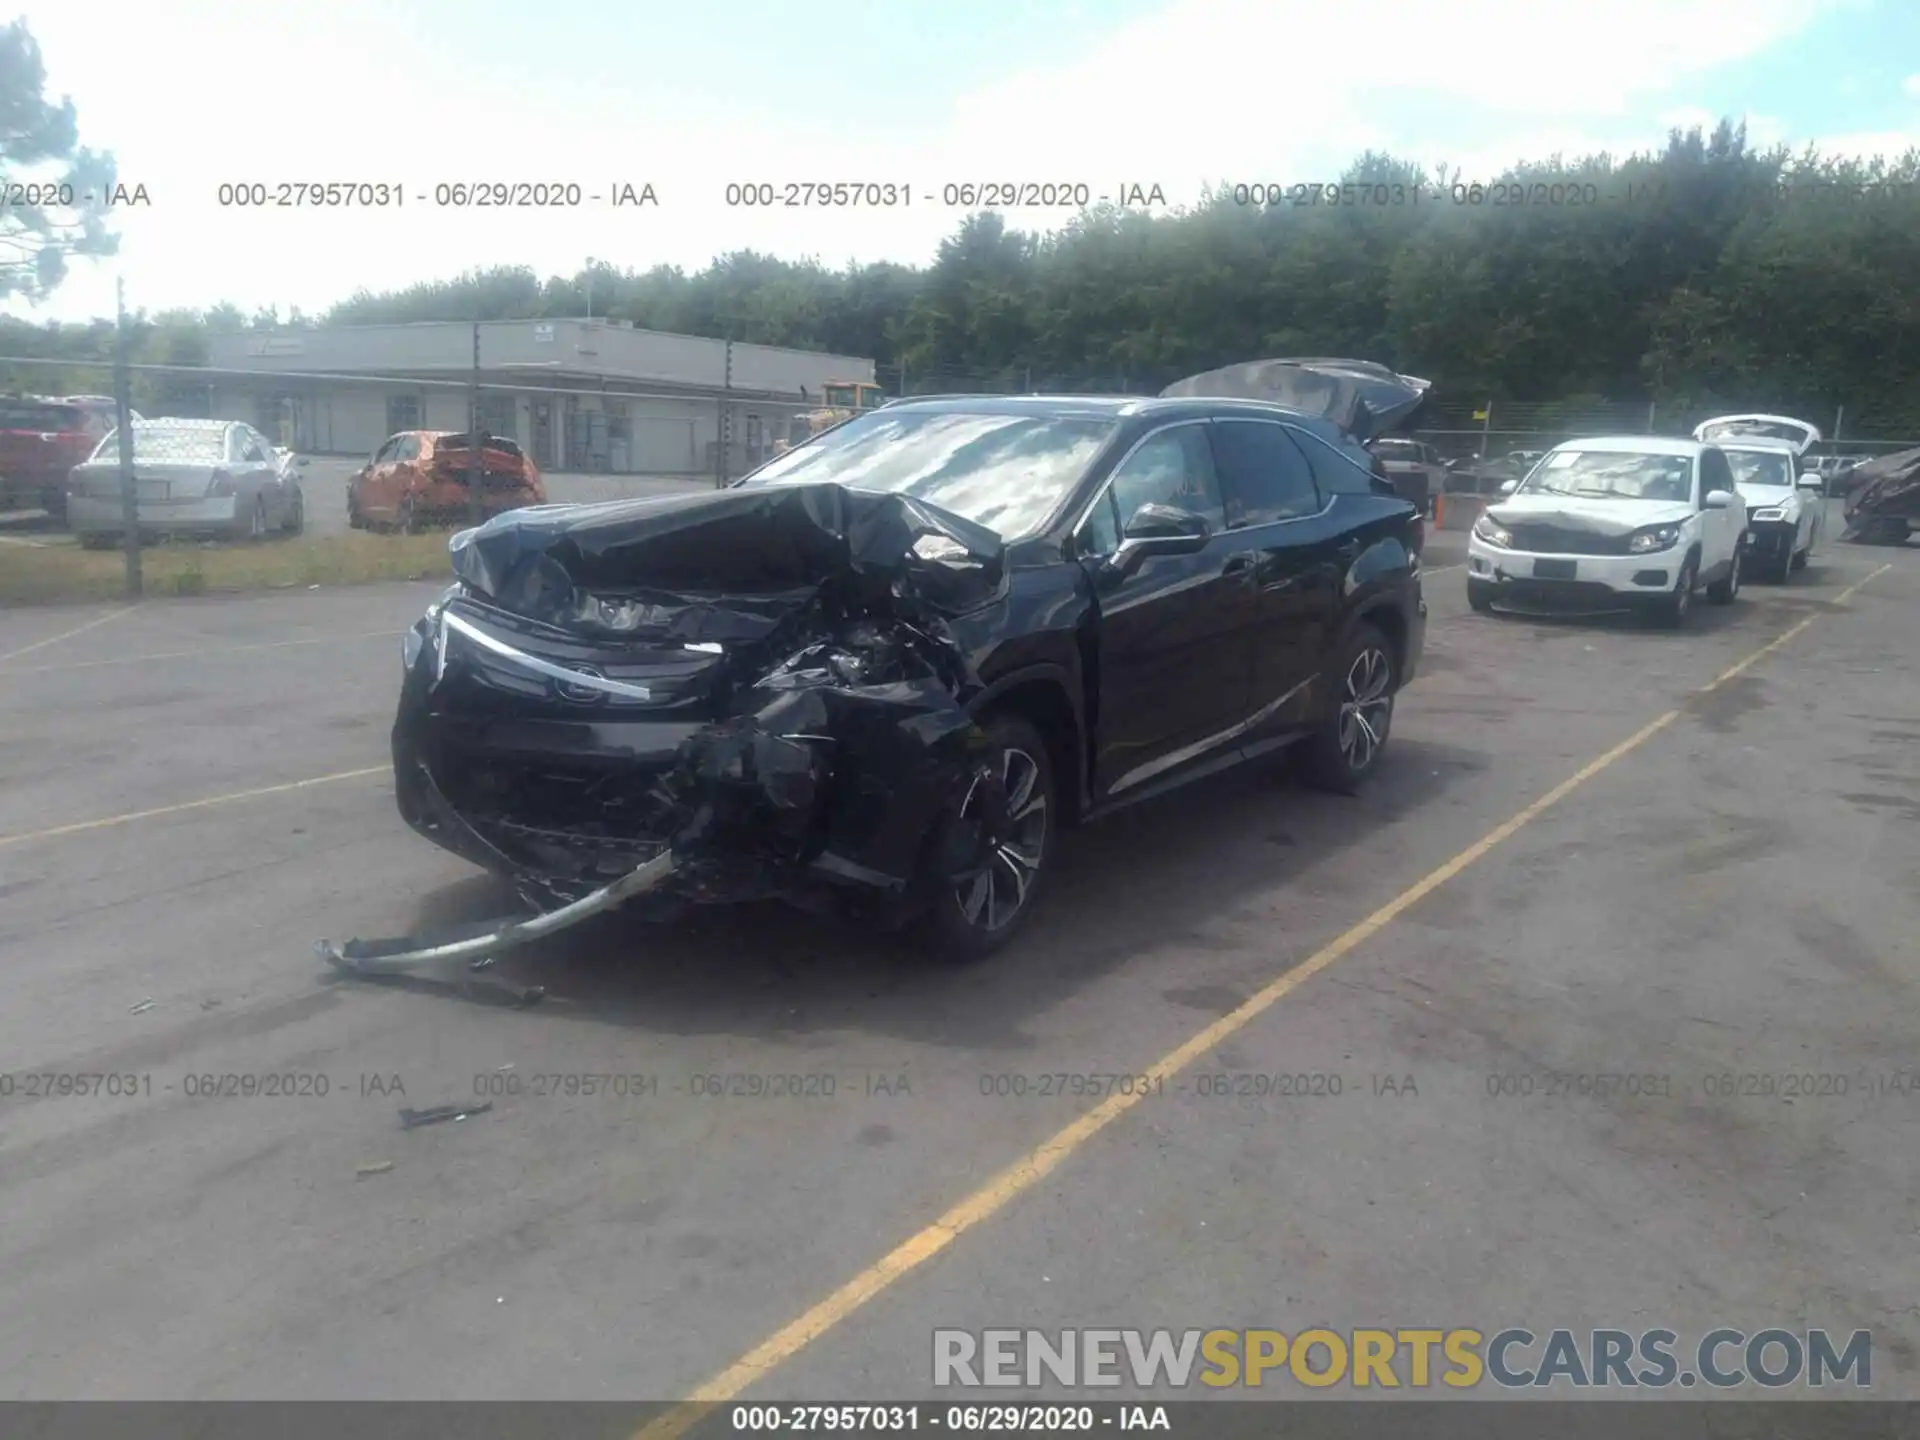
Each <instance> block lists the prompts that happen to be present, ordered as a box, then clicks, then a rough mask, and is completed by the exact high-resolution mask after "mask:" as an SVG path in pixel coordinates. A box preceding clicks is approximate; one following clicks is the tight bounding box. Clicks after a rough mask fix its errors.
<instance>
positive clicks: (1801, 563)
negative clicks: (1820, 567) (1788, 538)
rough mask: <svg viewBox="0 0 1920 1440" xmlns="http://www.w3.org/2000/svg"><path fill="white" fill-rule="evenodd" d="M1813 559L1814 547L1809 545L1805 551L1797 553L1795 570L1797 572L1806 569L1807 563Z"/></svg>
mask: <svg viewBox="0 0 1920 1440" xmlns="http://www.w3.org/2000/svg"><path fill="white" fill-rule="evenodd" d="M1812 558H1813V547H1812V546H1811V545H1809V546H1808V547H1807V548H1806V549H1804V550H1800V551H1796V552H1795V553H1794V557H1793V568H1794V569H1796V570H1804V569H1806V568H1807V561H1808V560H1810V559H1812Z"/></svg>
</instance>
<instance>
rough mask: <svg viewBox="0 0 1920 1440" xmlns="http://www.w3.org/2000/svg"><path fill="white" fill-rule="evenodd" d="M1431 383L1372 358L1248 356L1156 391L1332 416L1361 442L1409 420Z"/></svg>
mask: <svg viewBox="0 0 1920 1440" xmlns="http://www.w3.org/2000/svg"><path fill="white" fill-rule="evenodd" d="M1431 386H1432V382H1431V381H1428V380H1421V379H1419V378H1417V377H1415V376H1412V375H1400V374H1397V373H1395V372H1394V371H1392V370H1389V369H1388V368H1387V367H1386V366H1384V365H1378V364H1375V363H1374V362H1373V361H1371V360H1339V359H1285V360H1253V361H1249V362H1247V363H1246V364H1243V365H1228V366H1225V367H1223V368H1221V369H1219V370H1209V371H1207V372H1206V373H1205V374H1202V375H1189V376H1188V377H1187V378H1186V379H1184V380H1178V381H1175V382H1174V383H1173V384H1171V385H1169V386H1168V387H1167V388H1166V389H1164V390H1162V391H1161V392H1160V394H1161V395H1162V397H1164V398H1168V399H1172V398H1177V397H1183V396H1209V397H1219V398H1222V399H1235V400H1269V401H1272V402H1273V403H1275V404H1278V405H1285V406H1287V407H1288V408H1290V409H1293V410H1299V411H1303V412H1305V413H1306V414H1309V415H1318V416H1320V417H1321V418H1323V419H1326V420H1331V421H1333V423H1334V424H1336V425H1338V426H1339V427H1340V428H1341V429H1343V430H1345V431H1346V432H1347V433H1348V434H1349V435H1352V436H1353V437H1354V438H1355V439H1357V440H1360V441H1362V442H1363V443H1364V442H1365V441H1368V440H1372V439H1375V438H1377V437H1378V436H1381V435H1384V434H1386V433H1387V432H1388V431H1389V430H1391V429H1393V428H1394V427H1395V426H1396V425H1400V424H1402V423H1404V422H1405V421H1407V420H1409V419H1411V418H1412V417H1413V414H1414V412H1415V411H1417V410H1418V409H1419V408H1420V407H1421V405H1422V404H1424V403H1425V401H1426V398H1427V391H1428V390H1429V389H1430V388H1431Z"/></svg>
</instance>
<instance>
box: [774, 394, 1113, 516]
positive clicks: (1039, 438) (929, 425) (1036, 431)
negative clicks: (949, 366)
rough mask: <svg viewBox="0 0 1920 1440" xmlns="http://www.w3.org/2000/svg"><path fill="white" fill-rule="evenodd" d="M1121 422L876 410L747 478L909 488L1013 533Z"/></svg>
mask: <svg viewBox="0 0 1920 1440" xmlns="http://www.w3.org/2000/svg"><path fill="white" fill-rule="evenodd" d="M1115 428H1116V427H1115V425H1114V423H1113V422H1112V421H1108V420H1084V419H1062V418H1059V417H1057V416H1036V415H984V414H964V413H962V414H955V413H952V412H948V411H940V412H927V411H920V412H912V411H900V410H872V411H869V412H868V413H866V414H865V415H862V416H859V417H858V418H856V419H853V420H849V421H848V422H847V423H846V424H844V425H842V426H840V427H838V428H837V429H834V430H829V431H827V432H826V433H825V434H823V435H821V436H820V437H819V438H818V439H816V440H814V441H813V442H812V443H811V444H808V445H803V446H801V447H800V448H798V449H796V450H789V451H788V452H787V453H786V454H785V455H782V456H780V457H779V458H778V459H776V460H773V461H771V462H770V463H768V464H766V465H763V466H762V467H761V468H760V469H758V470H756V471H755V472H754V473H753V475H752V476H751V477H749V478H748V480H747V481H746V482H745V483H746V484H749V485H802V484H816V483H819V482H821V481H831V482H833V483H835V484H839V485H847V486H851V487H853V488H855V489H859V490H877V491H882V492H888V493H894V494H901V495H911V496H913V497H914V498H915V499H919V500H925V501H927V502H928V503H929V504H932V505H938V506H940V507H941V508H942V509H943V510H951V511H952V512H953V513H954V514H956V515H958V516H960V517H961V518H962V519H966V520H971V521H973V522H974V523H975V524H977V525H984V526H986V527H987V528H988V529H990V530H993V531H995V532H996V533H997V534H999V536H1000V537H1001V538H1002V539H1004V540H1015V539H1018V538H1020V537H1021V536H1023V535H1027V534H1030V533H1032V531H1033V530H1034V529H1036V528H1037V527H1038V526H1040V525H1041V524H1042V523H1044V522H1045V520H1046V518H1047V516H1049V515H1050V514H1052V513H1053V511H1054V509H1055V507H1056V506H1058V505H1059V503H1060V502H1061V501H1062V500H1063V499H1064V498H1065V497H1066V495H1067V493H1068V492H1069V491H1070V490H1072V489H1073V487H1074V485H1075V484H1076V483H1077V482H1078V481H1079V479H1080V477H1081V476H1082V475H1084V474H1085V473H1086V471H1087V466H1088V465H1090V464H1091V463H1092V462H1093V458H1094V456H1096V455H1098V454H1099V453H1100V449H1101V447H1102V446H1103V445H1105V444H1106V443H1107V441H1108V439H1110V438H1111V437H1112V435H1113V432H1114V430H1115Z"/></svg>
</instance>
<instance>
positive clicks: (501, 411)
mask: <svg viewBox="0 0 1920 1440" xmlns="http://www.w3.org/2000/svg"><path fill="white" fill-rule="evenodd" d="M480 428H481V429H482V430H484V431H485V432H486V433H487V434H489V435H499V436H502V437H503V438H505V439H508V440H512V441H515V442H518V440H519V439H520V426H519V423H518V420H517V417H516V415H515V409H514V399H513V396H511V395H508V394H505V393H503V392H501V391H498V390H483V391H481V392H480Z"/></svg>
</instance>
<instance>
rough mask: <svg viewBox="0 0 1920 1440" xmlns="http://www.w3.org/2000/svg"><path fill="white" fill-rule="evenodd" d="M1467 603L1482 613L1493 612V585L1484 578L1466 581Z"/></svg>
mask: <svg viewBox="0 0 1920 1440" xmlns="http://www.w3.org/2000/svg"><path fill="white" fill-rule="evenodd" d="M1467 604H1469V605H1471V606H1472V607H1473V608H1474V609H1475V610H1477V611H1479V612H1480V613H1481V614H1482V615H1491V614H1492V613H1493V586H1491V585H1489V584H1487V583H1486V582H1485V581H1484V580H1469V581H1467Z"/></svg>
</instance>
